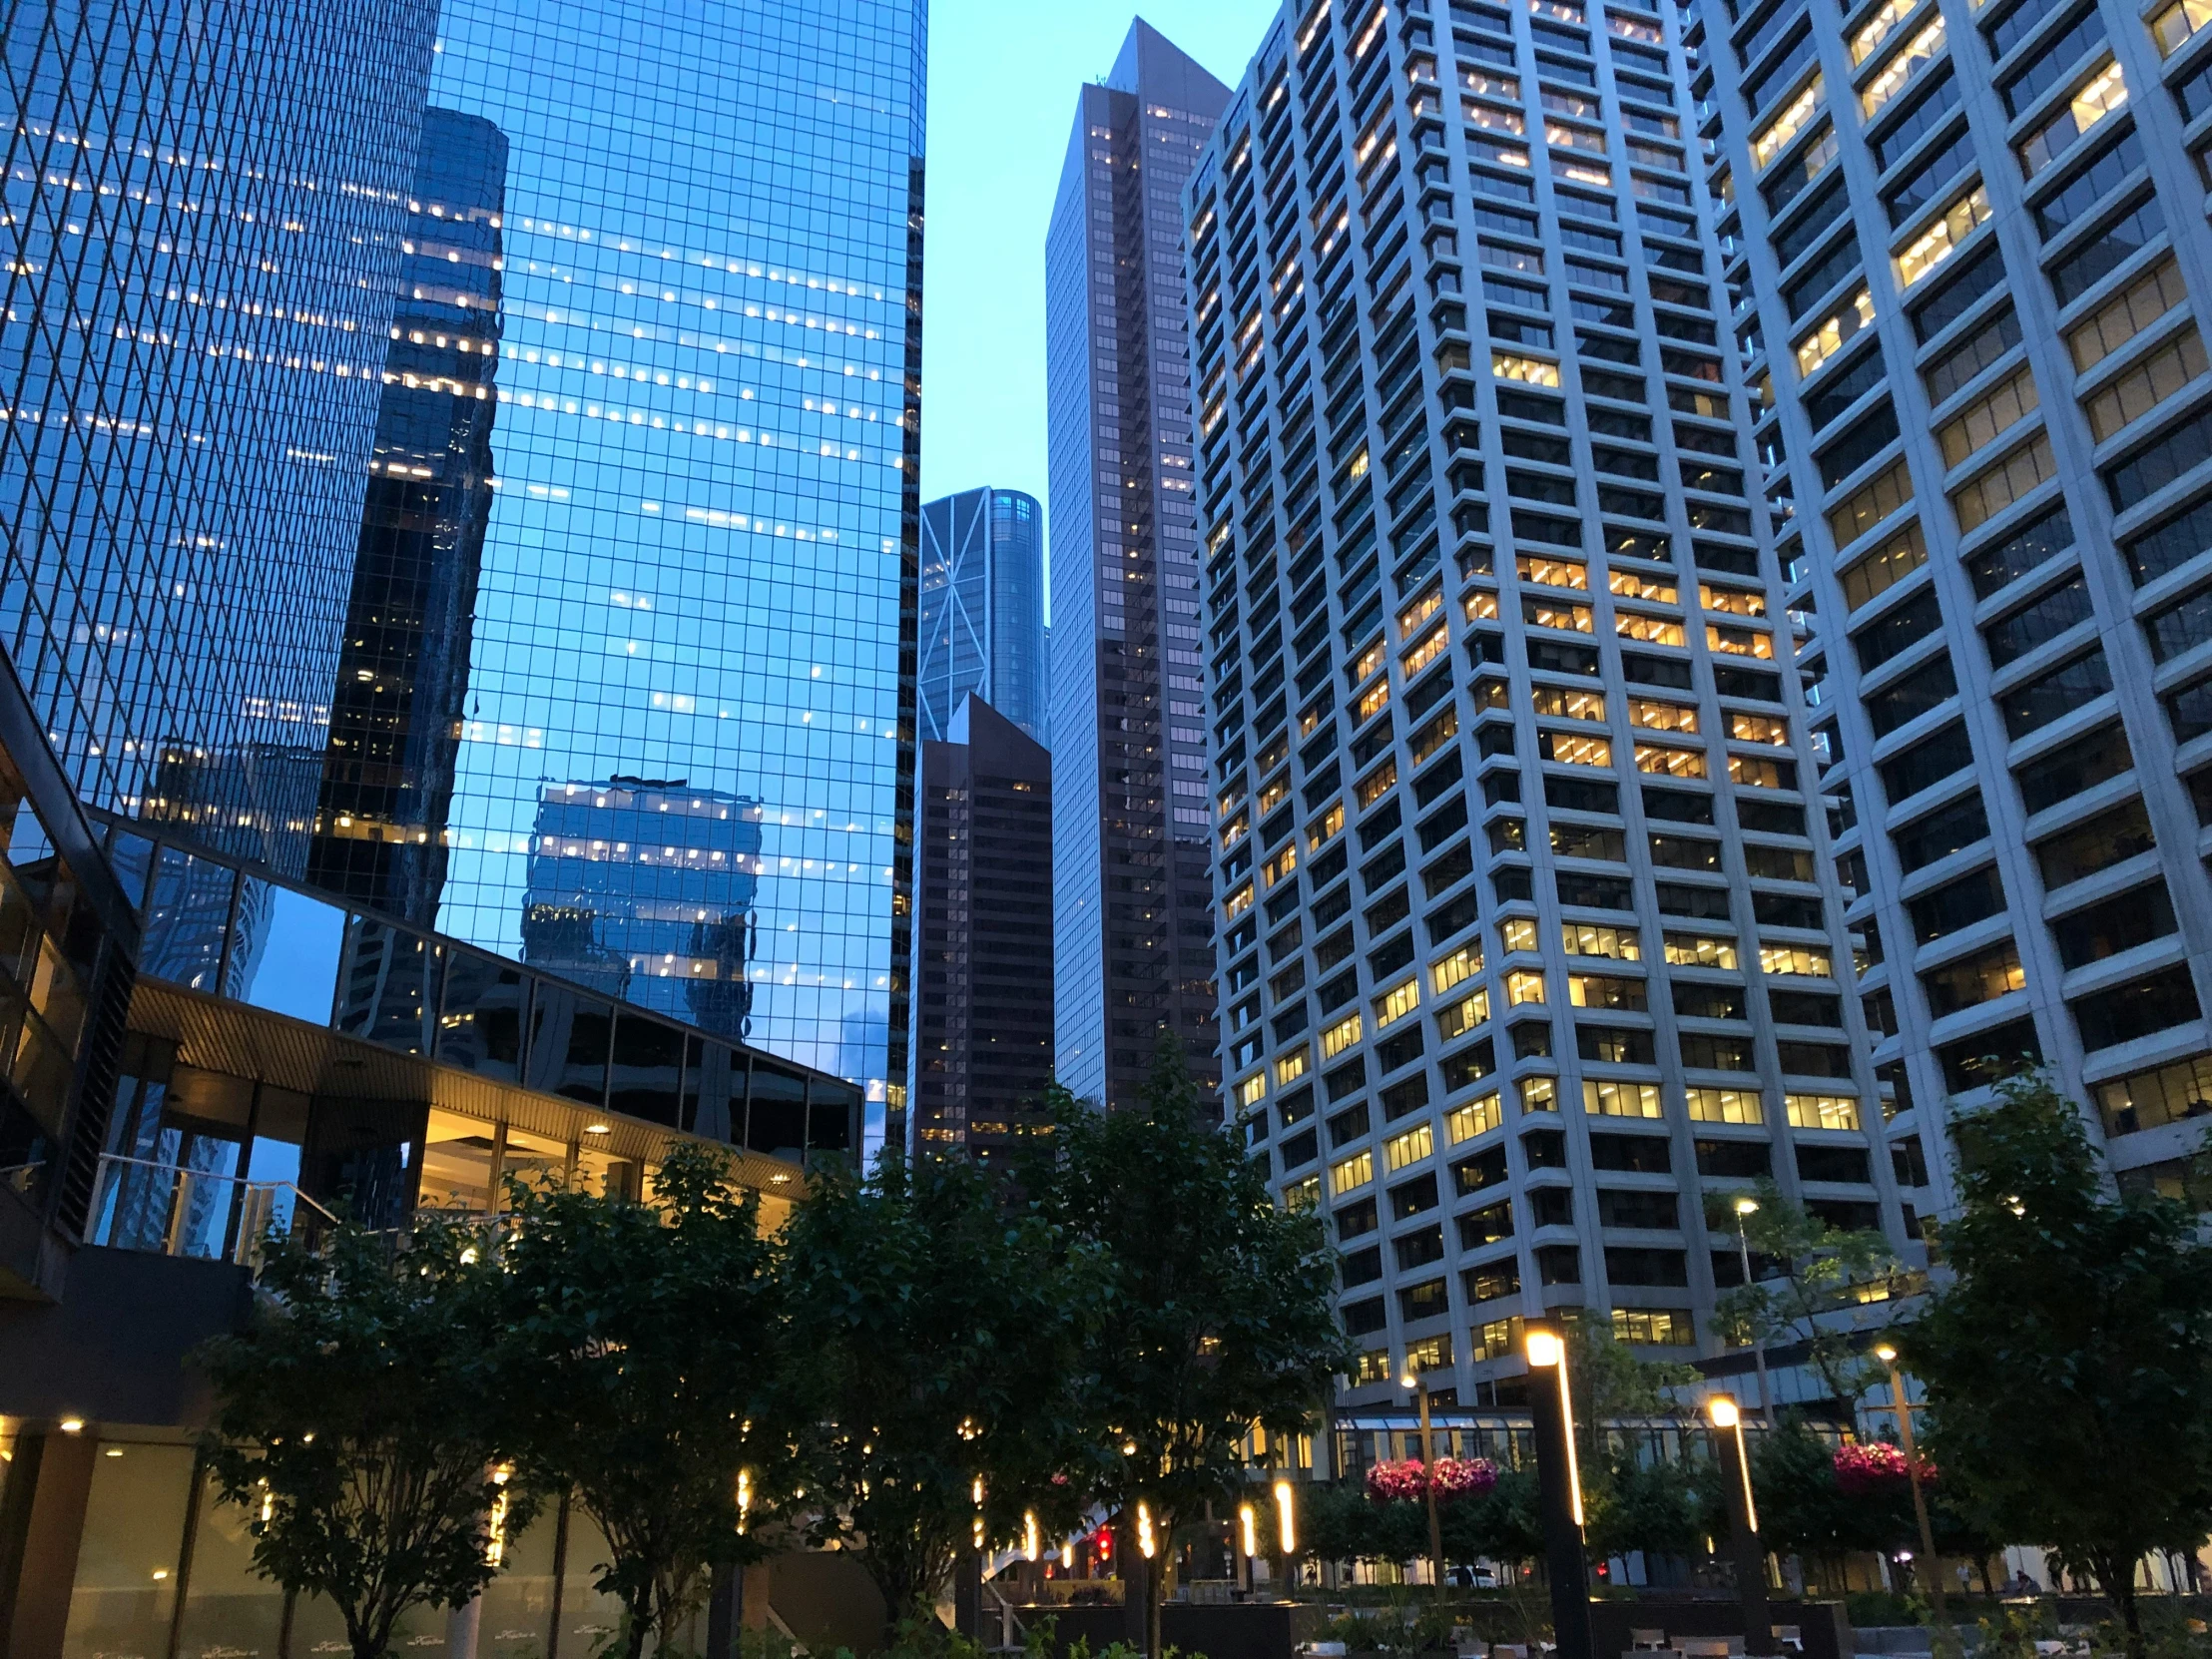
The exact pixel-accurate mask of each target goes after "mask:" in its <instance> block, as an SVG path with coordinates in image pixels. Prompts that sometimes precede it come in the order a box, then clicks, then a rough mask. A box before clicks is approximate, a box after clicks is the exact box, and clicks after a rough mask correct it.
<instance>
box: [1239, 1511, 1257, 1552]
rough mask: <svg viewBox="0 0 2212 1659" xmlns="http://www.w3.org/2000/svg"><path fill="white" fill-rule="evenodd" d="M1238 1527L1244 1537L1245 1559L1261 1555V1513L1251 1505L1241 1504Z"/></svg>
mask: <svg viewBox="0 0 2212 1659" xmlns="http://www.w3.org/2000/svg"><path fill="white" fill-rule="evenodd" d="M1237 1525H1238V1527H1239V1529H1240V1531H1241V1533H1242V1537H1243V1542H1244V1552H1245V1558H1246V1559H1247V1560H1250V1559H1251V1558H1252V1557H1253V1556H1255V1555H1257V1554H1259V1553H1260V1511H1259V1510H1257V1509H1255V1508H1253V1506H1252V1505H1251V1504H1249V1503H1241V1504H1239V1505H1238V1506H1237Z"/></svg>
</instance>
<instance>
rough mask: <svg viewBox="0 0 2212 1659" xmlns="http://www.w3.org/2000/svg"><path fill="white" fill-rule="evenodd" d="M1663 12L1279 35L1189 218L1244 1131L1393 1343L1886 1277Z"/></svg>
mask: <svg viewBox="0 0 2212 1659" xmlns="http://www.w3.org/2000/svg"><path fill="white" fill-rule="evenodd" d="M1690 73H1691V65H1690V63H1689V61H1688V59H1687V56H1686V52H1685V48H1684V44H1683V41H1682V38H1681V35H1680V30H1679V22H1678V19H1677V16H1676V14H1675V13H1674V11H1673V10H1672V9H1671V8H1653V9H1646V8H1645V6H1644V5H1642V4H1640V3H1638V0H1587V3H1583V0H1537V3H1535V4H1530V3H1529V0H1516V3H1515V4H1513V5H1510V6H1507V5H1492V4H1488V3H1484V0H1453V3H1452V4H1451V5H1450V6H1449V7H1448V8H1446V7H1443V6H1437V7H1434V8H1433V9H1431V8H1428V7H1418V8H1415V7H1412V6H1408V5H1405V4H1401V3H1400V0H1383V3H1382V4H1375V5H1365V6H1359V7H1353V8H1340V7H1330V6H1319V5H1317V6H1304V5H1301V6H1297V7H1290V8H1286V10H1285V12H1284V14H1283V16H1282V18H1281V21H1280V22H1279V24H1278V26H1277V28H1276V30H1275V32H1274V33H1273V34H1272V35H1271V36H1270V38H1269V40H1268V42H1267V44H1266V45H1265V47H1264V48H1263V49H1262V51H1261V53H1260V54H1259V56H1258V58H1257V59H1256V60H1255V61H1254V64H1253V66H1252V69H1251V71H1250V73H1249V74H1248V75H1247V77H1246V79H1245V81H1244V83H1243V85H1242V86H1241V87H1240V88H1239V90H1238V92H1237V95H1236V97H1235V99H1234V101H1233V102H1232V103H1231V105H1230V106H1229V108H1228V110H1227V112H1226V113H1225V114H1224V116H1223V118H1222V120H1221V124H1220V127H1219V129H1218V131H1217V132H1216V134H1215V135H1214V138H1213V140H1212V142H1211V143H1210V145H1209V147H1208V149H1207V152H1206V155H1205V157H1204V159H1203V160H1202V162H1201V164H1200V167H1199V169H1198V172H1197V173H1196V175H1195V176H1194V178H1193V180H1192V183H1191V185H1190V188H1189V190H1188V192H1187V196H1186V208H1187V214H1188V226H1189V236H1190V250H1191V252H1190V283H1191V311H1190V321H1191V329H1192V341H1193V346H1192V375H1193V382H1194V387H1195V396H1196V404H1197V409H1198V429H1199V447H1198V454H1197V460H1198V465H1197V469H1196V475H1197V482H1198V502H1199V523H1200V526H1201V532H1202V545H1203V550H1204V561H1205V562H1204V575H1203V580H1204V585H1205V615H1204V621H1205V629H1206V641H1207V647H1208V652H1209V656H1210V664H1209V676H1208V704H1209V707H1208V714H1209V716H1210V721H1209V725H1210V727H1211V730H1212V738H1213V743H1212V768H1213V771H1212V777H1211V789H1212V798H1211V800H1210V802H1209V803H1208V805H1209V808H1210V810H1211V812H1212V814H1213V825H1212V830H1213V836H1214V842H1213V856H1214V863H1215V876H1216V899H1217V902H1218V906H1219V909H1218V925H1219V929H1220V968H1219V979H1220V985H1221V996H1222V1007H1223V1018H1222V1045H1223V1051H1224V1059H1225V1065H1226V1070H1225V1078H1224V1080H1225V1088H1226V1092H1227V1094H1228V1096H1229V1099H1230V1103H1231V1108H1232V1110H1233V1112H1234V1114H1235V1118H1236V1121H1237V1122H1238V1123H1239V1124H1240V1125H1241V1126H1242V1128H1243V1130H1244V1132H1245V1135H1246V1138H1247V1140H1248V1142H1249V1143H1250V1146H1251V1148H1252V1153H1251V1155H1252V1156H1253V1158H1254V1159H1256V1160H1264V1161H1265V1162H1266V1165H1267V1168H1268V1172H1269V1178H1270V1180H1271V1182H1272V1183H1273V1185H1274V1187H1275V1189H1276V1191H1277V1192H1279V1193H1280V1194H1282V1195H1283V1196H1284V1197H1285V1199H1286V1200H1287V1201H1288V1202H1290V1203H1292V1204H1296V1205H1309V1206H1314V1207H1317V1208H1319V1209H1321V1210H1322V1211H1324V1212H1325V1213H1326V1214H1327V1216H1328V1218H1329V1221H1330V1226H1331V1231H1332V1234H1333V1236H1334V1239H1335V1241H1336V1244H1337V1247H1338V1250H1339V1253H1340V1258H1341V1285H1342V1289H1341V1292H1340V1301H1339V1306H1340V1311H1341V1317H1342V1319H1343V1323H1344V1325H1345V1328H1346V1330H1347V1332H1348V1333H1350V1334H1351V1335H1352V1336H1353V1338H1354V1339H1355V1340H1356V1342H1357V1343H1358V1345H1359V1347H1360V1348H1361V1349H1362V1350H1363V1351H1364V1357H1363V1358H1362V1360H1361V1361H1360V1364H1359V1366H1358V1367H1357V1369H1356V1372H1355V1374H1354V1376H1353V1379H1352V1383H1353V1388H1352V1392H1351V1394H1350V1396H1349V1402H1350V1403H1352V1404H1355V1405H1358V1404H1366V1403H1375V1402H1380V1401H1383V1400H1385V1399H1387V1398H1388V1397H1389V1396H1390V1395H1391V1393H1392V1390H1393V1386H1394V1380H1395V1379H1396V1378H1397V1377H1398V1375H1399V1374H1400V1369H1401V1368H1402V1367H1404V1366H1405V1365H1408V1364H1411V1365H1413V1366H1416V1367H1418V1368H1419V1369H1421V1370H1423V1371H1425V1372H1427V1373H1429V1374H1430V1378H1431V1383H1432V1385H1433V1386H1435V1387H1436V1388H1438V1389H1439V1390H1441V1391H1445V1392H1447V1393H1450V1394H1451V1395H1453V1396H1454V1397H1455V1398H1457V1399H1460V1400H1462V1401H1464V1402H1467V1403H1473V1402H1475V1401H1477V1400H1485V1401H1486V1400H1491V1399H1494V1398H1496V1397H1497V1395H1496V1392H1495V1391H1494V1390H1496V1389H1497V1388H1498V1387H1499V1384H1500V1383H1501V1382H1502V1383H1503V1384H1504V1390H1505V1392H1506V1393H1507V1394H1508V1396H1509V1395H1510V1392H1511V1389H1512V1387H1513V1381H1512V1380H1513V1379H1514V1378H1515V1377H1516V1376H1517V1374H1518V1373H1519V1372H1520V1370H1521V1366H1522V1362H1521V1360H1520V1357H1519V1354H1518V1348H1519V1344H1518V1341H1517V1334H1518V1330H1519V1326H1518V1322H1519V1321H1520V1320H1521V1319H1522V1318H1523V1317H1525V1316H1534V1315H1537V1314H1539V1313H1546V1312H1549V1311H1551V1310H1554V1309H1560V1308H1586V1309H1590V1310H1594V1311H1597V1312H1599V1313H1600V1314H1602V1315H1604V1316H1606V1317H1609V1319H1610V1321H1611V1324H1612V1327H1613V1330H1614V1332H1615V1333H1616V1334H1617V1335H1618V1336H1620V1337H1621V1338H1623V1339H1624V1340H1626V1341H1628V1342H1631V1343H1634V1344H1636V1345H1638V1346H1640V1347H1645V1348H1650V1349H1653V1350H1656V1351H1658V1352H1660V1353H1662V1354H1666V1353H1669V1352H1671V1353H1672V1354H1673V1355H1674V1356H1675V1357H1679V1358H1704V1359H1706V1360H1707V1361H1708V1362H1709V1363H1710V1364H1712V1365H1714V1366H1718V1367H1720V1368H1726V1367H1728V1366H1731V1365H1734V1364H1746V1365H1748V1361H1746V1360H1745V1359H1744V1357H1743V1356H1741V1355H1740V1354H1739V1355H1736V1356H1734V1357H1733V1358H1723V1357H1722V1356H1723V1348H1724V1345H1723V1343H1722V1340H1721V1334H1720V1333H1719V1332H1718V1331H1716V1330H1715V1329H1714V1327H1713V1323H1712V1310H1713V1307H1714V1302H1715V1299H1716V1296H1717V1295H1718V1294H1719V1293H1720V1292H1721V1291H1722V1290H1724V1289H1726V1288H1727V1287H1728V1286H1729V1285H1731V1284H1732V1283H1735V1282H1738V1276H1739V1266H1738V1253H1737V1248H1736V1240H1735V1237H1734V1229H1733V1227H1732V1226H1729V1225H1727V1224H1726V1223H1725V1222H1723V1223H1721V1224H1718V1225H1712V1224H1709V1223H1708V1219H1707V1217H1708V1213H1709V1212H1708V1206H1709V1204H1711V1203H1713V1202H1714V1201H1716V1200H1718V1201H1720V1203H1721V1206H1722V1209H1723V1212H1724V1213H1725V1210H1726V1203H1727V1200H1729V1199H1730V1198H1732V1197H1734V1196H1739V1195H1741V1194H1742V1193H1743V1191H1744V1190H1745V1188H1746V1187H1747V1186H1748V1184H1749V1183H1750V1182H1751V1181H1753V1180H1754V1179H1756V1178H1758V1177H1762V1176H1771V1177H1773V1179H1774V1180H1775V1181H1776V1182H1777V1183H1778V1184H1779V1185H1780V1187H1781V1188H1782V1190H1783V1191H1784V1192H1785V1193H1787V1194H1788V1195H1790V1196H1791V1197H1793V1198H1796V1199H1800V1200H1802V1201H1803V1202H1804V1203H1805V1204H1806V1205H1807V1207H1808V1208H1809V1209H1811V1210H1812V1211H1814V1212H1815V1213H1817V1214H1819V1215H1821V1216H1823V1217H1824V1218H1826V1219H1828V1220H1830V1221H1832V1222H1835V1223H1838V1224H1842V1225H1846V1226H1852V1227H1869V1228H1879V1229H1880V1230H1881V1231H1882V1232H1884V1233H1885V1234H1887V1235H1888V1236H1889V1237H1890V1238H1891V1239H1893V1240H1894V1241H1896V1242H1897V1243H1898V1244H1899V1245H1901V1246H1905V1245H1906V1242H1907V1240H1908V1238H1909V1237H1910V1236H1911V1235H1912V1234H1913V1232H1914V1231H1915V1224H1914V1219H1913V1217H1912V1216H1911V1215H1910V1214H1909V1213H1908V1212H1907V1211H1906V1209H1905V1208H1904V1207H1903V1205H1902V1204H1901V1201H1900V1193H1899V1187H1898V1182H1897V1179H1896V1176H1895V1174H1894V1171H1893V1168H1892V1163H1891V1158H1890V1150H1891V1149H1890V1146H1889V1144H1888V1143H1887V1141H1886V1139H1885V1137H1884V1133H1883V1125H1884V1120H1885V1117H1886V1116H1887V1115H1888V1111H1889V1108H1890V1101H1889V1097H1888V1092H1887V1090H1886V1089H1885V1088H1884V1087H1883V1086H1882V1085H1881V1084H1880V1083H1878V1080H1877V1077H1876V1074H1875V1070H1874V1067H1873V1064H1872V1061H1871V1059H1870V1044H1869V1033H1868V1029H1867V1016H1866V1015H1865V1014H1864V1013H1863V1012H1862V1009H1861V1006H1860V999H1859V996H1858V994H1857V991H1856V988H1855V986H1854V983H1853V972H1854V957H1855V952H1856V951H1857V950H1858V949H1859V948H1860V945H1859V941H1858V939H1857V938H1856V937H1855V936H1854V935H1853V934H1852V933H1851V932H1850V931H1849V930H1848V929H1847V927H1846V924H1845V907H1846V905H1847V903H1848V902H1849V901H1850V900H1851V898H1852V896H1853V895H1852V893H1851V891H1850V889H1849V888H1847V887H1846V886H1845V885H1844V884H1843V881H1842V879H1841V876H1842V873H1843V868H1844V866H1841V865H1840V862H1839V859H1838V858H1837V856H1836V855H1835V854H1834V852H1833V851H1832V830H1831V825H1830V822H1829V811H1828V807H1827V804H1826V802H1825V801H1824V798H1823V796H1822V794H1821V790H1820V785H1821V778H1820V774H1819V771H1818V763H1817V761H1816V756H1815V751H1814V749H1813V746H1812V744H1811V742H1810V739H1809V737H1808V735H1807V731H1806V727H1805V713H1806V710H1805V703H1804V700H1803V698H1802V696H1801V694H1800V691H1799V687H1798V682H1797V680H1796V677H1795V676H1794V674H1793V673H1792V672H1791V657H1792V654H1793V651H1794V650H1795V648H1796V643H1797V638H1798V635H1799V633H1800V632H1801V630H1802V628H1803V626H1804V625H1803V624H1801V623H1800V622H1799V621H1798V620H1797V619H1795V618H1793V617H1791V616H1790V615H1788V614H1787V612H1786V608H1785V606H1784V603H1783V593H1784V584H1783V572H1782V571H1781V569H1780V568H1779V567H1778V566H1777V565H1776V563H1775V562H1774V559H1773V555H1772V553H1771V552H1770V551H1769V549H1770V547H1771V544H1772V539H1773V536H1774V533H1775V513H1776V511H1777V509H1776V508H1775V507H1773V506H1772V505H1770V503H1768V502H1767V501H1766V500H1764V499H1763V498H1762V496H1761V493H1760V492H1759V491H1758V490H1757V489H1756V488H1755V487H1754V486H1753V485H1752V483H1751V482H1750V480H1751V479H1752V477H1753V476H1754V474H1753V472H1752V468H1753V466H1754V464H1755V463H1754V460H1753V455H1752V450H1751V433H1752V421H1751V415H1752V409H1751V405H1750V401H1749V397H1750V392H1749V389H1748V387H1747V383H1746V381H1745V378H1744V376H1743V373H1742V370H1741V367H1740V365H1739V364H1738V363H1737V361H1736V360H1735V359H1734V357H1733V355H1732V353H1731V352H1730V351H1729V349H1728V348H1727V343H1726V338H1725V330H1726V327H1727V323H1728V318H1727V316H1726V302H1725V300H1724V299H1723V298H1722V293H1721V290H1720V288H1719V287H1718V286H1717V285H1716V281H1715V278H1716V277H1718V275H1719V273H1720V271H1721V267H1722V258H1723V250H1722V248H1721V246H1720V244H1719V243H1718V242H1717V241H1716V239H1715V237H1714V234H1713V230H1712V217H1711V208H1710V204H1709V202H1708V199H1707V196H1706V185H1705V181H1704V178H1703V175H1702V170H1701V169H1700V168H1699V167H1698V166H1697V165H1696V162H1697V158H1696V155H1695V152H1694V150H1693V149H1692V147H1691V146H1692V143H1693V141H1694V136H1695V135H1694V132H1693V131H1692V126H1693V123H1694V121H1695V115H1694V106H1693V103H1692V100H1691V97H1690V91H1689V83H1690Z"/></svg>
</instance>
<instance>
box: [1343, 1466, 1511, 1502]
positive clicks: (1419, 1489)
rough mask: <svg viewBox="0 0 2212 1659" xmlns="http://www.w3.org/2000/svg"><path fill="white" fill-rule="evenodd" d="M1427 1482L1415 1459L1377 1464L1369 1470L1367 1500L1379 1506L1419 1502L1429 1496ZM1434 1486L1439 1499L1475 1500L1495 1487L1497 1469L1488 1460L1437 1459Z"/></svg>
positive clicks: (1425, 1472) (1423, 1470) (1425, 1475)
mask: <svg viewBox="0 0 2212 1659" xmlns="http://www.w3.org/2000/svg"><path fill="white" fill-rule="evenodd" d="M1428 1479H1429V1476H1428V1471H1427V1469H1426V1468H1425V1467H1424V1466H1423V1465H1422V1463H1421V1460H1420V1459H1419V1458H1418V1457H1408V1458H1406V1459H1404V1460H1403V1461H1402V1462H1394V1463H1377V1464H1376V1465H1375V1466H1374V1467H1373V1468H1371V1469H1369V1470H1368V1496H1369V1497H1371V1498H1373V1499H1375V1501H1377V1502H1378V1503H1394V1502H1397V1501H1399V1500H1401V1499H1412V1500H1415V1501H1418V1500H1419V1499H1421V1498H1423V1497H1426V1496H1427V1495H1428ZM1435 1482H1436V1496H1437V1497H1439V1498H1454V1497H1476V1496H1479V1495H1480V1494H1482V1493H1483V1492H1486V1491H1488V1490H1489V1489H1490V1488H1491V1487H1492V1486H1494V1485H1496V1484H1497V1465H1496V1464H1495V1463H1493V1462H1491V1461H1490V1460H1489V1459H1488V1458H1487V1457H1439V1458H1437V1459H1436V1473H1435Z"/></svg>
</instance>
